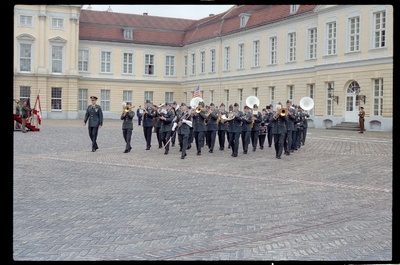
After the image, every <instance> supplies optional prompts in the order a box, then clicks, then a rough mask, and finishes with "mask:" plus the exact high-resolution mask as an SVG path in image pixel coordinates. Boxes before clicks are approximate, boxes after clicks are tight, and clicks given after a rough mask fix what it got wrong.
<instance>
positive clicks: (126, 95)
mask: <svg viewBox="0 0 400 265" xmlns="http://www.w3.org/2000/svg"><path fill="white" fill-rule="evenodd" d="M132 100H133V91H132V90H123V91H122V102H129V103H131V104H132Z"/></svg>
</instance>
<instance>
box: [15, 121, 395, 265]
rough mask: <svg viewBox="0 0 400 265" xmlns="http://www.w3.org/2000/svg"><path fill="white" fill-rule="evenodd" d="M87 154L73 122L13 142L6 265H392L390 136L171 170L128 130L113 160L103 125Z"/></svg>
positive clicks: (317, 138) (174, 157)
mask: <svg viewBox="0 0 400 265" xmlns="http://www.w3.org/2000/svg"><path fill="white" fill-rule="evenodd" d="M98 144H99V150H97V152H95V153H92V152H91V143H90V139H89V136H88V132H87V127H86V126H83V122H82V121H81V120H61V121H56V120H44V121H43V125H42V126H41V127H40V132H29V133H26V134H23V133H21V132H20V131H15V132H14V154H16V153H18V156H15V155H14V176H13V259H14V260H17V261H25V260H33V261H47V260H53V261H61V260H63V261H92V260H97V261H98V260H268V261H286V260H291V261H346V262H347V263H352V262H360V261H376V263H380V262H386V263H387V262H390V261H392V251H393V249H392V240H393V239H392V222H393V218H392V207H393V187H392V185H393V178H392V176H393V170H392V167H393V155H392V151H393V148H392V144H393V142H392V133H388V132H368V131H367V132H365V133H364V134H359V133H358V132H354V131H336V130H325V129H314V128H309V130H308V134H307V140H306V144H305V145H304V146H302V147H301V148H300V149H299V150H298V151H295V152H294V153H292V154H291V155H290V156H285V155H283V156H282V159H280V160H278V159H276V158H275V151H274V148H273V147H272V148H268V147H266V148H264V150H260V149H257V151H255V152H252V151H249V153H248V154H243V153H242V151H241V150H242V149H241V146H240V147H239V156H238V157H237V158H233V157H231V150H230V149H227V148H225V151H219V150H218V141H217V143H216V145H217V147H216V148H215V151H214V153H208V152H207V149H206V148H203V152H202V155H201V156H197V155H196V151H195V150H194V149H195V148H193V147H192V149H190V150H188V155H187V157H186V159H184V160H182V159H180V152H179V151H178V150H179V147H178V146H177V145H176V146H175V147H171V150H170V153H169V154H168V155H164V149H158V145H157V143H156V137H155V134H153V139H152V148H151V149H150V150H148V151H146V150H145V141H144V136H143V131H142V127H140V126H137V125H136V124H135V128H134V132H133V139H132V145H133V149H132V151H131V152H130V153H127V154H125V153H123V151H124V146H125V143H124V140H123V137H122V130H121V121H119V120H106V121H105V122H104V126H103V127H102V128H100V131H99V136H98ZM193 146H194V145H193ZM266 146H267V145H266ZM249 150H251V148H249Z"/></svg>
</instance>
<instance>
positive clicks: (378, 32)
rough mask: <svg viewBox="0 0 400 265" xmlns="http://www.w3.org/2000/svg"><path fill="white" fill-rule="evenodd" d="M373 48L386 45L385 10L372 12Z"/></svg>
mask: <svg viewBox="0 0 400 265" xmlns="http://www.w3.org/2000/svg"><path fill="white" fill-rule="evenodd" d="M373 23H374V27H373V28H374V48H382V47H385V46H386V12H385V11H380V12H376V13H374V21H373Z"/></svg>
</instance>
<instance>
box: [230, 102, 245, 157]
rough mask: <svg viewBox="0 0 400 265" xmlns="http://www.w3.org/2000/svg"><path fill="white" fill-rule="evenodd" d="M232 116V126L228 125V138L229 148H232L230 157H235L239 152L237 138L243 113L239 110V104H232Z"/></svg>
mask: <svg viewBox="0 0 400 265" xmlns="http://www.w3.org/2000/svg"><path fill="white" fill-rule="evenodd" d="M232 115H233V116H234V119H233V120H232V124H230V134H231V136H230V138H231V148H232V156H233V157H237V156H238V151H239V137H240V134H241V132H242V117H243V112H241V111H240V110H239V104H238V103H235V104H233V111H232Z"/></svg>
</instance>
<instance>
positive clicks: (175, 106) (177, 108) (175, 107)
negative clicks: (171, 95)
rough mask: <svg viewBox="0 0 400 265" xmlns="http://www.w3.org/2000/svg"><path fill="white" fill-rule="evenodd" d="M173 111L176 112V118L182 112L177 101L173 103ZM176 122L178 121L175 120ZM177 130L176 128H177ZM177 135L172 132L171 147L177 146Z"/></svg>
mask: <svg viewBox="0 0 400 265" xmlns="http://www.w3.org/2000/svg"><path fill="white" fill-rule="evenodd" d="M171 109H172V110H173V111H174V114H175V117H178V114H179V113H180V112H181V111H180V108H179V106H178V104H177V103H176V101H174V102H172V106H171ZM174 122H177V120H176V119H175V121H174ZM175 129H176V128H175ZM176 135H177V133H176V132H175V133H174V132H172V133H171V145H172V146H175V139H176Z"/></svg>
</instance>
